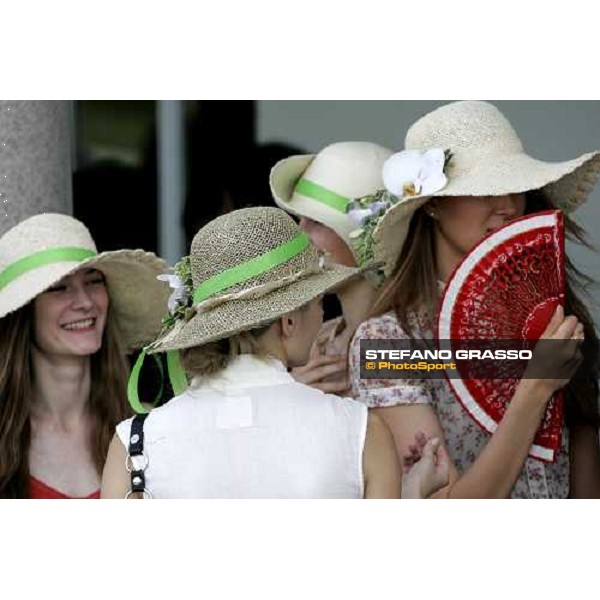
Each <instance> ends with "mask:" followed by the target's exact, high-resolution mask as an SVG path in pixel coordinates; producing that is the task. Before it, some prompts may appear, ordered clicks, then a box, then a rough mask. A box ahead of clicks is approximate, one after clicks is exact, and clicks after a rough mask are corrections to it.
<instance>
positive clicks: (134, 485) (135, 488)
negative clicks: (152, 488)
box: [125, 413, 152, 499]
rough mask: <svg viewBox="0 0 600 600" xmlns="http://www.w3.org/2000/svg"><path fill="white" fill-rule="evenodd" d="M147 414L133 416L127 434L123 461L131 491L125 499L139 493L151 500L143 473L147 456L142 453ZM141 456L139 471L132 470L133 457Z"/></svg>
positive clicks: (146, 465) (146, 463) (146, 464)
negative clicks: (125, 456) (127, 441)
mask: <svg viewBox="0 0 600 600" xmlns="http://www.w3.org/2000/svg"><path fill="white" fill-rule="evenodd" d="M147 417H148V413H146V414H143V415H135V417H133V420H132V421H131V430H130V432H129V447H128V448H127V458H126V459H125V468H126V469H127V471H129V473H130V475H131V489H130V490H129V492H127V495H126V496H125V498H126V499H127V498H129V497H130V496H131V495H132V494H136V493H141V494H142V496H147V497H148V498H152V495H151V494H150V492H149V491H148V490H147V489H146V476H145V475H144V471H145V470H146V468H147V467H148V456H147V455H146V453H145V452H144V421H145V420H146V418H147ZM137 456H141V457H142V461H141V462H142V464H141V467H140V468H139V469H135V468H134V463H133V460H131V459H132V458H134V457H137Z"/></svg>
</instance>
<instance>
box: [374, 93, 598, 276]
mask: <svg viewBox="0 0 600 600" xmlns="http://www.w3.org/2000/svg"><path fill="white" fill-rule="evenodd" d="M405 148H406V150H421V151H425V150H430V149H432V148H440V149H442V150H444V151H449V152H450V153H451V155H452V156H451V159H450V161H449V163H448V165H447V167H446V170H445V174H446V176H447V178H448V182H447V184H446V186H445V187H444V188H443V189H441V190H440V191H439V192H436V194H435V197H449V196H502V195H507V194H517V193H523V192H528V191H532V190H542V191H543V193H544V194H545V196H546V197H547V198H548V200H550V202H552V204H553V205H554V206H555V207H556V208H560V209H561V210H563V211H565V212H570V211H573V210H575V209H576V208H578V207H579V206H580V205H581V204H583V203H584V202H585V201H586V200H587V197H588V196H589V194H590V192H591V191H592V189H593V187H594V185H595V184H596V181H597V179H598V174H599V172H600V152H589V153H587V154H583V155H581V156H579V157H577V158H575V159H573V160H568V161H564V162H546V161H541V160H537V159H535V158H533V157H531V156H529V155H528V154H527V153H526V152H525V150H524V149H523V144H522V143H521V140H520V139H519V136H518V135H517V133H516V131H515V130H514V128H513V127H512V125H511V124H510V122H509V121H508V119H507V118H506V117H505V116H504V115H503V114H502V113H501V112H500V111H499V110H498V108H496V107H495V106H494V105H493V104H490V103H488V102H478V101H462V102H453V103H451V104H447V105H445V106H442V107H440V108H438V109H436V110H434V111H432V112H430V113H429V114H427V115H425V116H424V117H422V118H421V119H420V120H418V121H417V122H416V123H414V125H412V126H411V127H410V129H409V130H408V132H407V134H406V140H405ZM430 199H431V196H429V197H408V198H405V199H402V200H400V201H399V202H398V203H397V204H395V205H394V206H392V207H391V208H390V209H388V211H387V212H386V213H385V215H384V216H383V217H382V218H381V219H380V221H379V223H378V225H377V227H376V229H375V231H374V234H373V240H374V255H375V259H376V260H379V261H382V262H384V263H385V264H386V265H387V267H388V268H387V272H388V273H389V270H390V269H391V268H392V267H393V266H394V265H395V262H396V259H397V257H398V256H399V255H400V252H401V249H402V246H403V244H404V241H405V240H406V236H407V233H408V227H409V224H410V219H411V217H412V216H413V214H414V213H415V211H416V210H417V209H418V208H419V207H420V206H422V205H423V204H425V203H426V202H428V201H429V200H430Z"/></svg>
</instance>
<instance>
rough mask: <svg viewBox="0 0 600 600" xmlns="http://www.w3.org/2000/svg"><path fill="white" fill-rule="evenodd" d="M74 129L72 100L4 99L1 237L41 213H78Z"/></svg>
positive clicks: (0, 103) (0, 132) (0, 111)
mask: <svg viewBox="0 0 600 600" xmlns="http://www.w3.org/2000/svg"><path fill="white" fill-rule="evenodd" d="M70 129H71V106H70V102H66V101H20V100H18V101H17V100H1V101H0V235H1V234H2V233H4V232H5V231H6V230H8V229H10V228H11V227H12V226H14V225H16V224H17V223H19V222H20V221H22V220H23V219H25V218H27V217H30V216H32V215H35V214H39V213H43V212H59V213H65V214H72V212H73V199H72V189H71V177H72V173H71V136H70Z"/></svg>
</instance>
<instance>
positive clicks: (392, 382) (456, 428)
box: [349, 312, 569, 498]
mask: <svg viewBox="0 0 600 600" xmlns="http://www.w3.org/2000/svg"><path fill="white" fill-rule="evenodd" d="M409 324H410V326H411V327H412V328H413V331H414V332H415V335H414V337H417V338H421V339H433V337H434V334H433V330H434V329H433V319H432V318H431V317H430V316H428V315H427V314H426V313H419V314H417V313H412V314H411V315H409ZM409 337H410V336H408V335H407V334H406V333H405V332H404V331H403V329H402V327H401V326H400V324H399V322H398V319H397V318H396V315H395V314H394V313H393V312H388V313H385V314H383V315H381V316H379V317H374V318H372V319H369V320H367V321H365V322H363V323H362V324H361V325H360V326H359V327H358V329H357V330H356V333H355V334H354V338H353V339H352V342H351V344H350V352H349V379H350V392H351V395H352V396H353V397H354V398H355V399H357V400H360V401H361V402H364V403H365V404H366V405H367V406H368V407H373V408H377V407H385V406H397V405H401V404H429V405H431V406H432V407H433V409H434V410H435V412H436V414H437V417H438V419H439V422H440V425H441V427H442V430H443V432H444V437H445V441H446V447H447V448H448V453H449V455H450V458H451V459H452V460H453V462H454V464H455V466H456V468H457V470H458V471H459V473H463V472H465V471H466V470H467V469H468V468H469V467H470V466H471V465H472V464H473V463H474V462H475V460H476V459H477V457H478V456H479V454H480V453H481V452H482V450H483V448H484V447H485V445H486V444H487V442H488V441H489V439H490V438H491V434H489V433H488V432H487V431H485V430H484V429H482V428H481V427H480V426H479V425H478V424H477V423H476V422H475V421H474V420H473V419H472V418H471V416H470V415H469V413H468V412H467V411H466V410H465V409H464V408H463V407H462V405H461V404H460V403H459V402H458V400H457V399H456V397H455V396H454V392H453V391H452V388H451V387H450V385H449V384H448V382H447V381H446V380H445V379H423V380H415V379H410V380H402V379H361V378H360V340H361V339H408V338H409ZM568 448H569V440H568V431H567V429H566V428H564V429H563V435H562V446H561V448H560V450H559V451H558V453H557V458H556V460H555V462H554V463H544V462H542V461H539V460H536V459H533V458H529V457H528V458H527V459H526V461H525V464H524V467H523V470H522V471H521V474H520V475H519V478H518V480H517V482H516V484H515V486H514V488H513V490H512V493H511V498H566V497H567V496H568V494H569V455H568Z"/></svg>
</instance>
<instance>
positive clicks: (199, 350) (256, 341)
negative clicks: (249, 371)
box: [181, 321, 275, 378]
mask: <svg viewBox="0 0 600 600" xmlns="http://www.w3.org/2000/svg"><path fill="white" fill-rule="evenodd" d="M273 323H275V321H271V322H270V323H268V324H266V325H263V326H262V327H258V328H256V329H252V330H250V331H243V332H242V333H239V334H237V335H234V336H231V337H228V338H224V339H222V340H217V341H216V342H211V343H210V344H206V345H204V346H194V347H193V348H187V349H185V350H182V351H181V362H182V364H183V368H184V369H185V372H186V373H187V375H188V377H190V378H192V377H210V376H212V375H216V374H217V373H219V372H220V371H222V370H224V369H225V368H226V367H227V365H228V364H229V363H230V362H231V361H232V360H233V359H234V358H235V357H236V356H240V355H241V354H257V355H261V354H262V352H261V348H260V338H261V337H262V336H263V335H264V334H265V333H266V332H267V330H268V329H269V328H270V327H271V325H273Z"/></svg>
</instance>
